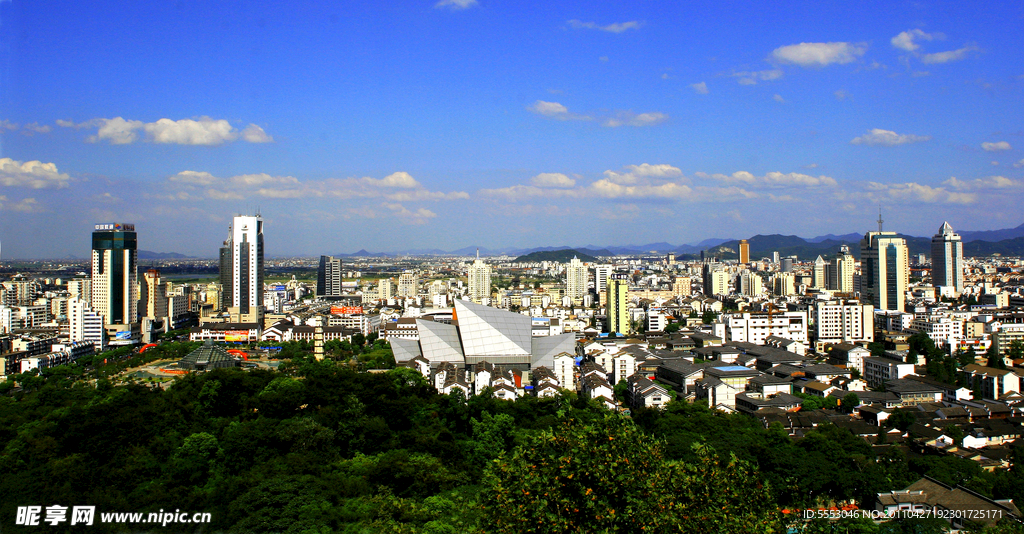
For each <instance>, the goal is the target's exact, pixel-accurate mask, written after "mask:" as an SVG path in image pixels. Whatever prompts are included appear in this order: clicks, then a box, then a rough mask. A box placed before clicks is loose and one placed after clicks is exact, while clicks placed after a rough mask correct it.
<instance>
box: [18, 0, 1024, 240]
mask: <svg viewBox="0 0 1024 534" xmlns="http://www.w3.org/2000/svg"><path fill="white" fill-rule="evenodd" d="M1022 15H1024V7H1022V5H1021V4H1020V3H1018V2H994V3H986V4H984V5H979V4H976V3H940V2H895V3H893V2H886V3H882V2H862V3H855V4H844V5H835V6H826V7H822V6H820V5H818V4H816V3H797V4H789V5H786V6H784V7H779V6H773V5H764V4H762V3H753V2H732V3H705V4H691V3H685V4H678V3H671V2H645V3H623V4H616V5H598V4H591V3H578V2H573V3H568V4H562V3H560V4H556V5H544V6H543V9H526V8H524V6H522V5H518V4H508V3H501V2H492V1H487V0H442V1H440V2H433V1H424V2H399V3H394V4H381V5H376V4H375V5H366V4H362V3H352V2H345V3H338V4H332V5H321V4H299V5H294V4H281V5H274V4H267V5H260V6H259V8H258V9H255V10H254V9H252V5H251V4H248V3H244V4H243V3H240V2H218V3H214V4H208V3H176V4H172V3H161V4H155V5H140V6H133V8H132V9H124V8H123V6H122V5H120V4H114V3H112V2H105V1H100V2H90V3H74V2H48V1H32V2H27V1H22V0H13V1H7V2H0V42H2V43H3V47H2V48H0V61H2V62H3V64H4V65H6V68H5V69H3V71H2V73H0V86H2V87H3V89H2V91H0V158H2V159H0V212H2V213H3V217H0V240H2V241H3V244H4V247H3V249H4V250H3V253H4V259H9V258H44V257H64V256H67V255H76V256H78V257H85V256H86V255H87V254H88V250H89V249H88V247H89V234H90V232H91V231H92V228H93V224H94V223H100V222H109V221H128V222H134V223H135V224H136V226H137V227H138V230H139V236H140V241H139V243H140V244H139V246H140V248H143V249H146V250H153V251H166V252H177V253H182V254H188V255H194V256H201V257H212V256H213V255H214V253H215V251H216V249H217V247H218V246H219V243H220V242H221V241H222V240H223V239H224V238H225V237H226V236H227V227H228V224H229V222H230V220H231V217H232V216H233V215H234V214H236V213H252V212H254V211H255V210H257V209H259V210H260V211H261V212H262V214H263V216H264V219H265V220H266V221H267V224H266V235H267V238H266V242H267V244H268V250H267V254H268V255H317V254H321V253H324V254H334V253H350V252H355V251H357V250H360V249H367V250H370V251H393V250H403V249H411V248H416V249H427V248H438V249H443V250H454V249H458V248H461V247H465V246H469V245H480V246H485V247H494V248H500V247H507V246H520V247H532V246H551V245H571V246H580V245H584V244H588V243H593V244H595V245H599V246H607V245H624V244H629V243H634V244H641V243H648V242H656V241H665V242H669V243H673V244H683V243H696V242H698V241H700V240H702V239H705V238H710V237H722V238H725V237H734V238H741V237H749V236H752V235H754V234H758V233H761V234H773V233H780V234H797V235H801V236H804V237H812V236H816V235H822V234H827V233H835V234H845V233H850V232H865V231H868V230H872V229H874V228H875V226H876V225H875V223H874V219H875V218H876V217H877V210H878V208H879V206H881V209H882V210H883V212H884V214H885V215H884V218H885V220H886V230H893V231H898V232H901V233H906V234H911V235H920V236H930V235H932V234H933V233H934V232H935V228H937V227H938V226H939V225H940V224H941V223H942V221H944V220H948V221H949V222H950V223H951V224H952V225H953V227H954V228H956V229H958V230H992V229H999V228H1010V227H1015V226H1017V225H1019V224H1020V223H1021V222H1022V221H1021V218H1020V210H1019V201H1020V198H1021V185H1022V174H1024V155H1022V154H1021V150H1020V148H1021V146H1022V144H1024V140H1022V138H1021V136H1022V134H1024V130H1022V125H1021V122H1020V118H1021V117H1024V98H1022V96H1024V95H1022V90H1024V67H1022V65H1024V52H1022V51H1024V46H1022V44H1024V43H1022V37H1021V32H1020V31H1019V29H1020V27H1021V22H1022Z"/></svg>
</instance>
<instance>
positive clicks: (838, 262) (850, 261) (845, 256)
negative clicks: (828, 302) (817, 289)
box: [825, 245, 857, 293]
mask: <svg viewBox="0 0 1024 534" xmlns="http://www.w3.org/2000/svg"><path fill="white" fill-rule="evenodd" d="M856 267H857V260H856V259H854V257H853V256H851V255H850V247H848V246H846V245H843V246H841V247H839V256H837V257H836V259H834V260H832V261H831V262H830V263H829V264H828V271H827V272H826V274H825V278H826V282H827V283H826V284H825V285H826V287H827V288H828V289H830V290H832V291H838V292H839V293H853V291H854V288H853V271H854V270H855V269H856Z"/></svg>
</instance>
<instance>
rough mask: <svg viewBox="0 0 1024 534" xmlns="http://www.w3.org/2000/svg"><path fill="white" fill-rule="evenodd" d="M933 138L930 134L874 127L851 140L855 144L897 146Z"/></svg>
mask: <svg viewBox="0 0 1024 534" xmlns="http://www.w3.org/2000/svg"><path fill="white" fill-rule="evenodd" d="M929 140H931V136H928V135H923V136H922V135H912V134H898V133H896V132H893V131H889V130H882V129H879V128H873V129H871V130H870V131H869V132H868V133H866V134H864V135H862V136H860V137H855V138H853V139H852V140H851V141H850V144H853V145H868V146H896V145H905V144H909V143H920V142H923V141H929Z"/></svg>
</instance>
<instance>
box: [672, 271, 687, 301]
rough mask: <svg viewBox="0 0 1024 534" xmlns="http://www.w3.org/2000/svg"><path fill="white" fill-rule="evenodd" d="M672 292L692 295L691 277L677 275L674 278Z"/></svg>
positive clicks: (680, 294) (678, 294)
mask: <svg viewBox="0 0 1024 534" xmlns="http://www.w3.org/2000/svg"><path fill="white" fill-rule="evenodd" d="M672 294H673V295H676V296H678V297H689V296H690V277H689V276H677V277H675V278H674V279H673V280H672Z"/></svg>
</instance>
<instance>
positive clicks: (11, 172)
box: [0, 158, 71, 189]
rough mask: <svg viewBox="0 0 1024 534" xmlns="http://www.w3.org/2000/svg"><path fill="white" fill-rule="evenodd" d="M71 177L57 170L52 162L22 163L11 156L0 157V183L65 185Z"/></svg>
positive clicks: (38, 185) (10, 184)
mask: <svg viewBox="0 0 1024 534" xmlns="http://www.w3.org/2000/svg"><path fill="white" fill-rule="evenodd" d="M70 180H71V178H70V177H69V176H68V175H67V174H63V173H60V172H58V171H57V166H56V165H54V164H53V163H43V162H40V161H26V162H25V163H22V162H20V161H15V160H13V159H11V158H0V185H5V186H9V187H29V188H32V189H44V188H48V187H56V188H62V187H67V186H68V182H69V181H70Z"/></svg>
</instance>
